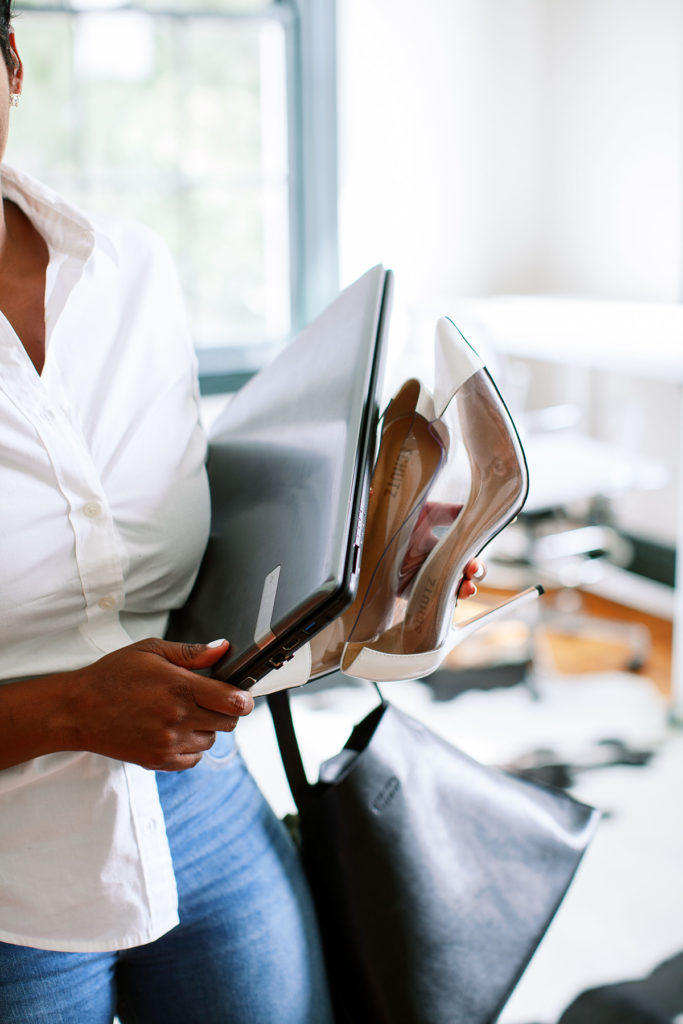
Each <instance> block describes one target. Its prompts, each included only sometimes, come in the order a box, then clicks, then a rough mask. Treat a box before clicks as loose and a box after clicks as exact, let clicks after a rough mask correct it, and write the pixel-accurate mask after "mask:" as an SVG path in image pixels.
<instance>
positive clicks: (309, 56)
mask: <svg viewBox="0 0 683 1024" xmlns="http://www.w3.org/2000/svg"><path fill="white" fill-rule="evenodd" d="M137 6H138V5H136V4H135V2H133V3H128V4H125V7H126V9H130V10H135V9H136V7H137ZM16 8H17V13H18V14H20V13H21V11H22V10H23V9H25V10H27V11H31V12H32V13H34V12H38V13H39V12H45V13H53V12H58V13H59V12H61V13H65V14H76V13H79V9H78V4H77V3H75V4H74V5H73V6H71V5H69V4H68V2H67V3H64V2H63V0H62V2H58V3H45V2H43V3H41V2H40V0H38V2H37V3H31V2H30V0H29V2H28V3H26V4H22V3H21V0H19V2H18V3H17V4H16ZM91 9H92V10H96V9H97V8H95V7H93V8H91ZM103 9H104V8H103ZM140 9H143V10H146V11H147V13H151V14H163V15H169V16H173V17H179V18H183V17H201V16H202V14H203V13H207V14H211V15H213V16H215V14H216V11H215V10H213V11H206V12H204V11H202V10H201V9H197V10H192V9H190V8H182V7H181V6H180V5H178V6H175V5H174V7H173V9H171V8H170V6H169V8H165V9H159V8H157V9H155V10H154V11H149V10H148V9H146V8H144V7H142V5H140ZM222 16H223V17H226V18H234V19H245V18H246V19H249V18H252V19H256V20H263V19H266V18H277V19H278V20H279V21H280V22H281V24H282V25H283V28H284V30H285V53H286V76H287V105H286V106H287V121H288V188H289V293H290V308H291V328H290V330H291V333H292V334H294V333H296V331H298V330H300V329H301V328H302V327H303V326H305V325H306V324H307V323H309V322H310V321H311V320H312V319H313V318H314V317H315V315H316V314H317V313H319V312H320V311H321V310H322V309H323V308H324V307H325V306H326V305H327V304H328V303H329V302H330V301H331V299H332V298H333V297H334V296H335V295H336V293H337V290H338V287H339V259H338V215H337V182H338V176H337V82H336V8H335V0H272V3H271V6H270V7H269V8H266V9H264V10H263V11H259V12H255V13H253V14H252V13H249V12H244V13H242V12H233V11H225V12H223V13H222ZM286 340H287V339H286V338H285V339H282V342H284V341H286ZM280 344H281V343H278V342H273V341H267V340H265V339H264V340H263V341H262V342H258V341H256V342H255V341H253V340H250V341H249V342H246V341H245V342H243V343H240V342H239V341H234V342H232V343H230V344H228V345H224V346H212V347H208V346H206V347H203V346H201V345H198V346H197V347H196V352H197V359H198V364H199V383H200V391H201V393H202V394H203V395H211V394H220V393H224V392H230V391H234V390H236V389H237V388H238V387H240V386H241V385H242V384H243V383H244V382H245V381H246V380H248V379H249V377H251V376H253V374H254V373H255V372H256V371H257V370H258V369H259V367H260V366H262V365H263V364H264V363H265V362H266V361H267V360H268V359H270V358H271V357H272V355H273V354H274V352H275V351H277V349H278V347H280Z"/></svg>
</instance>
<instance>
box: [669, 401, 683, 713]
mask: <svg viewBox="0 0 683 1024" xmlns="http://www.w3.org/2000/svg"><path fill="white" fill-rule="evenodd" d="M679 403H680V436H679V448H678V501H677V509H676V524H677V526H676V584H675V587H674V609H673V651H672V661H671V695H672V706H671V716H672V719H673V720H674V721H675V722H677V723H678V724H680V725H682V726H683V388H681V389H679Z"/></svg>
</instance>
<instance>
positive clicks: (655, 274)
mask: <svg viewBox="0 0 683 1024" xmlns="http://www.w3.org/2000/svg"><path fill="white" fill-rule="evenodd" d="M337 11H338V28H339V46H340V52H339V102H340V238H341V271H342V279H343V283H347V282H348V281H350V280H351V279H352V278H353V277H355V276H357V274H358V273H360V272H362V271H363V270H364V269H366V268H367V267H368V266H370V265H371V264H372V263H374V262H378V261H381V262H383V263H385V264H386V265H388V266H391V267H393V269H394V270H395V271H396V284H397V289H396V313H395V317H394V329H393V338H392V341H393V352H394V364H392V365H393V368H391V367H390V378H389V383H390V385H392V384H393V382H394V380H395V379H396V377H398V376H400V375H401V370H402V368H403V367H404V366H405V367H406V369H407V370H408V371H410V372H413V371H414V370H416V369H417V370H420V369H422V367H423V366H424V365H426V363H427V360H428V357H429V355H428V353H426V352H425V346H424V339H425V335H424V333H423V332H422V328H423V325H424V323H425V321H426V320H430V319H431V318H432V317H433V316H435V315H436V314H438V313H442V312H450V311H451V310H452V309H455V308H457V307H458V304H459V302H460V301H461V300H463V299H469V298H472V297H481V296H487V295H496V294H506V293H507V294H514V293H526V294H541V295H543V294H546V295H552V294H559V295H565V296H578V297H591V298H599V299H607V300H635V301H638V302H674V303H678V302H681V300H683V4H681V2H680V0H421V2H420V3H415V2H413V0H372V2H371V3H368V2H366V0H337ZM644 343H645V344H647V339H644ZM681 360H682V361H683V338H682V339H681ZM616 390H617V391H618V394H616V391H615V387H614V386H612V385H611V383H610V380H609V374H607V376H606V377H604V378H603V379H600V378H599V377H598V379H596V380H594V381H592V383H591V397H590V400H591V402H592V403H593V406H592V408H590V409H589V410H588V414H587V419H588V421H589V423H591V424H599V433H600V434H601V436H607V437H608V438H609V435H610V430H612V431H613V432H617V431H618V430H619V429H620V428H619V427H618V424H619V423H622V424H623V422H624V410H629V409H632V410H633V417H634V419H635V420H637V421H639V422H641V423H643V424H645V426H644V427H643V430H642V431H641V432H640V434H639V439H640V440H642V442H643V449H642V450H643V453H644V454H646V455H647V454H648V453H655V452H657V451H660V452H666V453H670V452H672V450H674V449H676V450H677V446H678V443H679V435H680V422H681V421H680V418H679V412H678V410H679V402H680V394H679V392H678V391H676V389H675V388H674V386H673V385H667V384H666V383H664V384H661V385H650V386H648V388H646V389H641V388H640V387H639V382H638V381H626V382H624V381H623V380H621V379H620V381H619V386H618V389H616ZM618 414H620V415H618ZM674 461H675V460H674ZM676 487H677V481H676V480H675V479H674V480H672V483H671V487H670V488H669V489H668V490H667V491H666V492H664V493H663V494H662V495H660V496H658V497H657V496H653V495H649V496H647V497H646V498H645V499H644V500H642V501H641V500H640V499H639V498H638V496H629V498H628V499H627V500H626V501H625V502H624V503H623V505H622V507H621V516H622V520H623V523H624V525H625V526H627V527H628V528H629V529H632V530H634V531H635V532H639V533H641V534H642V535H643V536H646V537H647V536H649V537H651V538H653V539H655V540H663V541H665V542H667V543H668V542H671V541H673V539H674V538H675V535H676V530H677V521H678V518H679V516H680V508H679V506H678V505H677V503H676Z"/></svg>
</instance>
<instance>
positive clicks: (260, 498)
mask: <svg viewBox="0 0 683 1024" xmlns="http://www.w3.org/2000/svg"><path fill="white" fill-rule="evenodd" d="M392 290H393V275H392V273H391V271H389V270H385V268H384V267H382V266H380V265H378V266H375V267H373V268H372V269H371V270H369V271H367V273H365V274H364V275H363V276H362V277H361V278H359V280H358V281H356V282H355V283H354V284H352V285H350V286H349V287H348V288H346V289H345V290H344V291H343V292H342V293H341V294H340V295H339V296H338V298H337V299H335V301H334V302H332V304H331V305H330V306H328V307H327V309H326V310H324V312H323V313H321V315H320V316H319V317H317V319H316V320H314V321H313V322H312V323H311V324H310V325H309V326H308V327H306V328H305V329H304V330H303V331H301V333H300V334H298V335H297V336H296V337H295V338H294V339H293V340H292V341H291V342H289V343H288V344H287V345H286V346H285V348H284V349H282V350H281V351H280V352H279V354H278V355H277V356H276V357H275V358H274V360H273V361H272V362H271V363H269V364H268V365H267V366H265V367H264V369H262V370H261V371H260V372H259V373H257V374H256V376H254V377H252V378H251V380H249V381H248V382H247V384H245V385H244V387H243V388H242V389H241V390H240V391H238V392H237V393H236V394H235V395H234V396H233V397H232V398H231V399H230V400H229V401H228V404H227V405H226V407H225V409H224V410H223V412H222V413H221V414H220V415H219V417H218V419H217V421H216V422H215V424H214V426H213V428H212V429H211V432H210V436H209V454H208V462H207V468H208V474H209V482H210V487H211V510H212V511H211V532H210V538H209V542H208V546H207V549H206V552H205V554H204V558H203V560H202V564H201V566H200V570H199V574H198V576H197V580H196V583H195V586H194V588H193V590H192V593H191V594H190V597H189V599H188V601H187V603H186V604H185V606H184V607H183V608H182V609H180V610H178V611H175V612H173V613H172V615H171V619H170V623H169V629H168V632H167V637H168V638H169V639H171V640H187V641H197V640H198V639H203V638H204V637H207V636H209V637H211V636H225V637H227V639H228V640H229V641H230V648H229V650H228V652H227V654H226V655H225V656H224V657H223V658H222V659H221V660H220V661H219V662H218V663H217V664H216V665H215V666H214V668H213V669H212V675H214V676H216V677H218V678H219V679H223V680H226V681H229V682H230V683H232V684H234V685H236V686H240V687H242V688H244V689H250V688H251V687H253V686H254V685H255V684H256V683H257V682H258V680H259V679H261V678H262V676H264V675H265V674H266V673H268V672H271V671H272V670H273V669H279V668H281V667H282V666H283V665H284V664H285V663H286V662H288V661H289V660H290V659H291V658H292V657H293V655H294V653H295V652H296V651H297V650H298V649H299V648H300V647H301V646H303V645H304V644H305V643H306V642H307V641H308V640H310V639H311V637H312V636H314V635H315V634H316V633H317V632H319V631H320V630H321V629H323V628H324V626H325V625H327V623H328V622H330V621H331V620H332V619H334V618H336V617H337V616H338V615H340V614H341V613H342V612H343V611H344V610H345V609H346V608H347V607H348V606H349V605H350V604H351V602H352V601H353V599H354V596H355V593H356V588H357V585H358V573H359V568H360V556H361V548H362V542H363V530H364V519H365V513H366V509H367V500H368V491H369V484H370V476H371V471H372V466H373V462H374V458H375V454H376V453H375V448H376V436H377V423H378V419H379V401H380V395H381V387H382V376H383V368H384V353H385V349H386V338H387V328H388V321H389V311H390V304H391V293H392Z"/></svg>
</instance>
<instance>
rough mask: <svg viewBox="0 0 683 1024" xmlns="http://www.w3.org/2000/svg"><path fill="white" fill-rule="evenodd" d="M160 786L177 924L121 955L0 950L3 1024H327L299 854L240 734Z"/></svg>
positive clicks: (2, 946) (161, 779)
mask: <svg viewBox="0 0 683 1024" xmlns="http://www.w3.org/2000/svg"><path fill="white" fill-rule="evenodd" d="M157 778H158V783H159V794H160V797H161V803H162V806H163V808H164V815H165V818H166V823H167V831H168V837H169V842H170V846H171V853H172V856H173V864H174V868H175V872H176V878H177V882H178V893H179V901H180V924H179V925H178V926H177V927H175V928H174V929H173V930H172V931H170V932H168V933H167V934H166V935H163V936H162V937H161V938H160V939H157V940H156V941H155V942H150V943H148V944H147V945H144V946H138V947H136V948H134V949H129V950H124V951H122V952H119V953H61V952H50V951H46V950H40V949H32V948H28V947H25V946H14V945H10V944H7V943H0V1021H2V1024H111V1021H112V1020H113V1018H114V1015H115V1014H116V1015H118V1017H119V1018H120V1021H121V1024H176V1022H177V1024H195V1022H196V1024H330V1022H331V1021H332V1015H331V1011H330V1009H329V1001H328V993H327V985H326V980H325V976H324V970H323V965H322V958H321V952H320V943H319V939H318V934H317V929H316V925H315V919H314V915H313V910H312V906H311V902H310V896H309V893H308V890H307V887H306V883H305V880H304V877H303V875H302V872H301V868H300V865H299V861H298V855H297V853H296V851H295V849H294V847H293V845H292V843H291V842H290V840H289V837H288V835H287V834H286V831H285V830H284V828H283V826H282V824H281V822H280V821H278V819H277V818H276V817H275V815H274V814H273V812H272V810H271V808H270V807H269V805H268V804H267V803H266V801H265V800H264V798H263V796H262V795H261V793H260V791H259V790H258V788H257V786H256V784H255V783H254V781H253V780H252V778H251V776H250V775H249V773H248V771H247V769H246V766H245V764H244V762H243V761H242V758H241V757H240V756H239V754H238V753H237V751H236V749H235V747H234V738H233V737H232V735H228V734H223V735H219V737H218V740H217V742H216V745H215V747H214V749H213V751H211V752H209V753H208V754H205V755H204V757H203V758H202V761H201V762H200V764H199V765H198V766H197V767H196V768H192V769H191V770H190V771H187V772H173V773H159V775H158V777H157Z"/></svg>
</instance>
